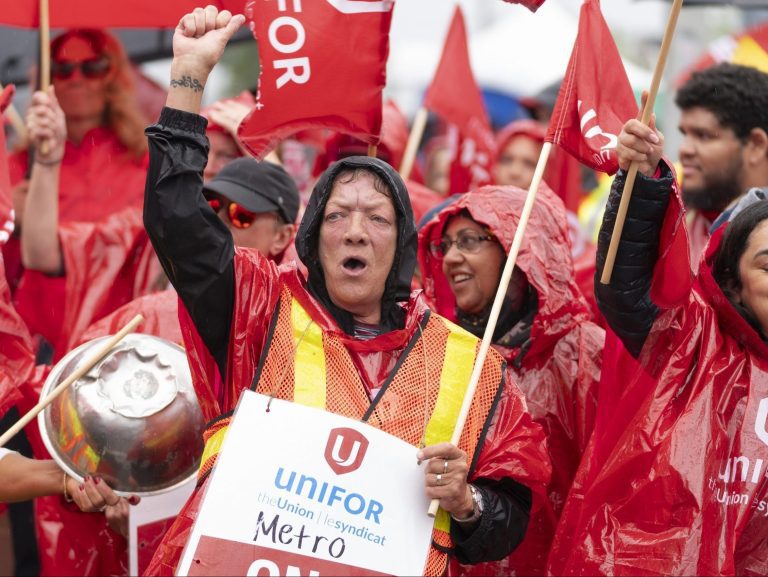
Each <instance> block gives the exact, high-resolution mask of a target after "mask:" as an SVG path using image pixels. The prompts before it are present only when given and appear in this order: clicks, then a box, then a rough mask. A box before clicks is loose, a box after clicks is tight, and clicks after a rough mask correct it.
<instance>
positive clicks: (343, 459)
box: [325, 427, 368, 475]
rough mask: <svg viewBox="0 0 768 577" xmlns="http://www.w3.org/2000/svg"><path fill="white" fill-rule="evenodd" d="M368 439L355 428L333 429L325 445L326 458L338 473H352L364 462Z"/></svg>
mask: <svg viewBox="0 0 768 577" xmlns="http://www.w3.org/2000/svg"><path fill="white" fill-rule="evenodd" d="M367 450H368V439H366V438H365V437H364V436H363V434H362V433H360V432H359V431H356V430H355V429H349V428H346V427H340V428H338V429H332V430H331V433H330V435H328V443H327V444H326V445H325V460H326V461H328V464H329V465H330V467H331V469H333V472H334V473H336V474H337V475H343V474H344V473H351V472H352V471H355V470H357V469H359V468H360V465H362V464H363V457H365V452H366V451H367Z"/></svg>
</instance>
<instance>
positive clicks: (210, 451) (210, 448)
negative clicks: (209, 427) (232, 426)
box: [200, 426, 229, 468]
mask: <svg viewBox="0 0 768 577" xmlns="http://www.w3.org/2000/svg"><path fill="white" fill-rule="evenodd" d="M228 428H229V427H228V426H227V427H222V428H221V429H219V430H218V431H216V432H215V433H214V434H213V435H211V436H210V437H208V441H207V442H206V443H205V449H203V456H202V458H201V459H200V467H201V468H202V467H203V466H204V465H205V464H206V463H207V462H208V459H210V458H211V457H213V456H215V455H217V454H218V453H219V451H220V450H221V444H222V443H223V442H224V437H225V436H226V434H227V429H228Z"/></svg>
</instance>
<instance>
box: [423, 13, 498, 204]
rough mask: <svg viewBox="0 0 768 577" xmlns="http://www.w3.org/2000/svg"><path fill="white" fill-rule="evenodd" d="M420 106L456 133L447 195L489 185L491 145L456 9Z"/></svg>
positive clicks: (486, 113)
mask: <svg viewBox="0 0 768 577" xmlns="http://www.w3.org/2000/svg"><path fill="white" fill-rule="evenodd" d="M424 106H425V107H426V108H428V109H429V110H431V111H432V112H434V113H435V114H437V115H439V116H440V117H442V119H443V120H445V121H446V122H448V123H450V124H452V125H454V126H456V128H457V129H458V132H459V140H458V145H457V146H456V151H455V155H454V160H453V162H452V165H451V189H450V190H451V192H454V193H455V192H467V191H468V190H471V189H473V188H477V187H478V186H482V185H484V184H489V183H490V181H491V173H490V167H491V163H492V162H493V159H494V156H495V141H494V138H493V132H492V130H491V123H490V121H489V120H488V112H487V111H486V109H485V104H484V103H483V95H482V94H481V92H480V88H478V86H477V82H475V75H474V74H473V73H472V66H471V65H470V62H469V50H468V48H467V33H466V28H465V26H464V16H463V14H462V12H461V9H460V8H459V7H458V6H457V7H456V11H455V12H454V15H453V21H452V22H451V27H450V29H449V30H448V36H447V37H446V39H445V46H444V47H443V55H442V57H441V59H440V63H439V64H438V66H437V70H436V71H435V76H434V78H433V79H432V84H431V85H430V86H429V88H428V89H427V93H426V95H425V96H424Z"/></svg>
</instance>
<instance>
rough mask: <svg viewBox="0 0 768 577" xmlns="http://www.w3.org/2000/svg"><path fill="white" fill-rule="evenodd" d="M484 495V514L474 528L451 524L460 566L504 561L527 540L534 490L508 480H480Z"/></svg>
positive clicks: (479, 488)
mask: <svg viewBox="0 0 768 577" xmlns="http://www.w3.org/2000/svg"><path fill="white" fill-rule="evenodd" d="M473 484H474V485H475V486H476V487H477V490H478V491H480V492H481V494H482V495H483V503H484V508H483V513H482V515H481V517H480V520H479V521H478V522H477V524H476V525H475V526H474V527H471V528H467V529H465V528H463V527H462V526H461V524H459V523H455V522H453V521H451V537H452V538H453V542H454V546H455V549H454V553H455V555H456V559H457V560H458V561H459V563H463V564H465V565H472V564H475V563H482V562H485V561H498V560H500V559H504V558H505V557H506V556H508V555H509V554H510V553H512V551H514V550H515V549H516V548H517V546H518V545H519V544H520V542H521V541H522V540H523V537H525V531H526V529H527V528H528V519H529V517H530V514H531V490H530V489H529V488H528V487H526V486H525V485H521V484H520V483H518V482H517V481H515V480H513V479H510V478H504V479H501V480H499V481H495V480H492V479H482V478H480V479H476V480H475V481H474V482H473Z"/></svg>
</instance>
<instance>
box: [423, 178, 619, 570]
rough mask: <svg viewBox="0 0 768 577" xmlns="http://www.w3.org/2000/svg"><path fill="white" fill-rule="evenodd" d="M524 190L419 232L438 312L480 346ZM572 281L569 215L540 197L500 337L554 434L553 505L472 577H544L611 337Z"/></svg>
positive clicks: (473, 202) (543, 192)
mask: <svg viewBox="0 0 768 577" xmlns="http://www.w3.org/2000/svg"><path fill="white" fill-rule="evenodd" d="M526 194H527V193H526V191H524V190H522V189H520V188H517V187H513V186H487V187H483V188H480V189H478V190H475V191H472V192H469V193H467V194H465V195H462V196H460V197H458V199H457V200H456V201H454V202H453V203H451V204H449V205H448V206H446V207H445V208H443V209H442V210H441V211H440V212H439V213H438V214H437V215H436V216H434V217H433V218H432V220H430V221H429V222H427V223H426V224H425V225H424V226H423V228H422V229H421V231H420V233H419V266H420V268H421V273H422V278H423V285H424V293H425V295H426V296H427V298H428V300H429V302H430V304H431V305H432V308H434V309H435V310H436V311H437V312H438V313H440V314H441V315H443V316H445V317H448V318H449V319H451V320H454V321H455V322H456V323H458V324H459V325H460V326H462V327H463V328H465V329H466V330H468V331H469V332H471V333H473V334H474V335H476V336H478V337H482V336H483V334H484V332H485V328H486V325H487V323H488V317H489V314H490V309H491V306H492V304H493V300H494V298H495V296H496V291H497V288H498V284H499V280H500V278H501V273H502V270H503V268H504V265H505V263H506V259H507V252H508V250H509V247H510V246H511V244H512V240H513V238H514V234H515V230H516V229H517V225H518V222H519V220H520V213H521V211H522V208H523V204H524V202H525V197H526ZM589 318H590V313H589V310H588V307H587V304H586V302H585V300H584V297H583V296H582V294H581V292H580V291H579V289H578V287H577V286H576V284H575V281H574V280H573V262H572V260H571V251H570V246H569V243H568V228H567V224H566V217H565V210H564V207H563V204H562V202H561V201H560V199H559V198H558V197H557V196H556V195H555V194H554V193H553V192H552V191H551V190H549V189H548V188H547V187H546V186H542V187H541V189H540V190H539V193H538V197H537V199H536V203H535V204H534V207H533V211H532V213H531V216H530V220H529V222H528V227H527V229H526V234H525V236H524V238H523V243H522V246H521V248H520V252H519V255H518V258H517V264H516V267H515V269H514V272H513V274H512V278H511V281H510V283H509V288H508V289H507V294H506V298H505V301H504V304H503V306H502V309H501V314H500V317H499V320H498V323H497V325H496V330H495V331H494V334H493V344H494V348H495V349H496V350H498V351H499V352H500V353H501V354H502V355H503V356H504V357H505V359H506V361H507V370H508V371H509V373H510V376H511V377H512V379H513V380H514V382H516V383H518V386H519V387H520V390H521V391H522V392H523V394H524V395H525V397H526V401H527V404H528V410H529V411H530V412H531V415H532V416H533V418H534V420H535V421H537V422H539V423H540V424H541V425H543V428H544V430H545V431H546V432H547V446H548V450H549V454H550V457H551V461H552V467H553V471H552V479H551V482H550V484H549V486H548V495H549V499H548V502H546V503H538V504H536V503H534V508H535V507H536V506H537V505H538V511H536V510H534V511H532V512H531V520H530V523H529V525H528V531H527V533H526V537H525V539H524V540H523V542H522V544H521V545H520V547H519V548H518V549H517V550H516V551H515V552H514V553H513V554H512V555H511V556H510V557H508V558H506V559H504V560H503V561H500V562H497V563H489V564H481V565H476V566H473V567H463V569H462V573H463V574H465V575H509V574H512V572H515V574H518V575H541V574H543V572H544V565H545V563H546V560H547V553H548V550H549V546H550V543H551V540H552V537H553V535H554V530H555V525H556V523H557V519H558V517H559V514H560V512H561V510H562V504H563V502H564V500H565V497H566V495H567V493H568V489H569V488H570V485H571V481H572V480H573V476H574V474H575V472H576V467H577V466H578V464H579V461H580V457H581V454H582V452H583V450H584V448H585V447H586V444H587V441H588V439H589V436H590V433H591V431H592V426H593V420H594V412H595V405H596V402H597V384H598V382H599V380H600V360H601V354H602V347H603V341H604V332H603V330H602V329H601V328H599V327H598V326H597V325H595V324H594V323H592V322H590V321H589Z"/></svg>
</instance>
